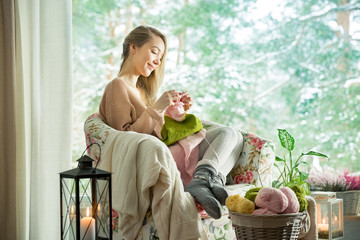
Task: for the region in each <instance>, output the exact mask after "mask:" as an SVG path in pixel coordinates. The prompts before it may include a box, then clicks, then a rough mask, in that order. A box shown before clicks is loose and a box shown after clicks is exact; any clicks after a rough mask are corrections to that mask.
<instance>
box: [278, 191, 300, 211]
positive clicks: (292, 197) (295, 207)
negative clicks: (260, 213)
mask: <svg viewBox="0 0 360 240" xmlns="http://www.w3.org/2000/svg"><path fill="white" fill-rule="evenodd" d="M280 191H282V192H283V193H284V194H285V196H286V197H287V199H288V202H289V204H288V207H287V208H286V209H285V210H284V212H283V213H298V212H299V210H300V204H299V201H298V198H297V197H296V194H295V192H294V191H293V190H292V189H291V188H289V187H281V188H280Z"/></svg>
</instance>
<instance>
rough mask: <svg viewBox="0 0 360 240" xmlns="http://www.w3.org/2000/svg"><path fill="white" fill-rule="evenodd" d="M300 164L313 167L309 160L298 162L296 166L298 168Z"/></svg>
mask: <svg viewBox="0 0 360 240" xmlns="http://www.w3.org/2000/svg"><path fill="white" fill-rule="evenodd" d="M300 164H305V165H306V166H308V167H311V166H310V164H309V163H308V162H306V161H302V162H298V163H297V164H296V165H295V166H294V168H297V167H298V166H299V165H300Z"/></svg>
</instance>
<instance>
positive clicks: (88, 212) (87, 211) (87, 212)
mask: <svg viewBox="0 0 360 240" xmlns="http://www.w3.org/2000/svg"><path fill="white" fill-rule="evenodd" d="M89 215H90V211H89V208H87V209H86V216H87V217H88V216H89Z"/></svg>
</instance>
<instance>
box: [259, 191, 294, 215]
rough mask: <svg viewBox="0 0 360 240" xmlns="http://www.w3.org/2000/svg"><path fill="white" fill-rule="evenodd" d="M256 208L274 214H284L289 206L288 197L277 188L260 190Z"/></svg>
mask: <svg viewBox="0 0 360 240" xmlns="http://www.w3.org/2000/svg"><path fill="white" fill-rule="evenodd" d="M255 204H256V206H258V207H260V208H265V209H268V210H270V211H271V212H274V213H282V212H283V211H284V210H285V209H286V208H287V207H288V205H289V201H288V199H287V197H286V195H285V194H284V193H283V192H282V191H280V190H279V189H276V188H263V189H260V191H259V193H258V195H257V196H256V198H255Z"/></svg>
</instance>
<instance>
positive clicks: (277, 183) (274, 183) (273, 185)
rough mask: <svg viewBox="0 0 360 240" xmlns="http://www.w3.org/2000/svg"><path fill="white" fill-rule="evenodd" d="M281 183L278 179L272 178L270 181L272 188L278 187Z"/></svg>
mask: <svg viewBox="0 0 360 240" xmlns="http://www.w3.org/2000/svg"><path fill="white" fill-rule="evenodd" d="M282 183H283V182H281V181H279V180H274V181H272V183H271V185H272V187H274V188H279V187H280V186H281V184H282Z"/></svg>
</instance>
